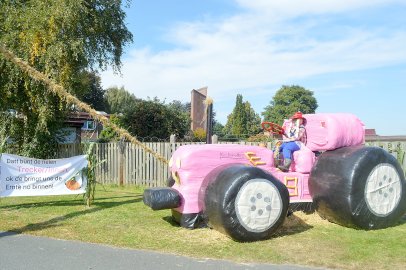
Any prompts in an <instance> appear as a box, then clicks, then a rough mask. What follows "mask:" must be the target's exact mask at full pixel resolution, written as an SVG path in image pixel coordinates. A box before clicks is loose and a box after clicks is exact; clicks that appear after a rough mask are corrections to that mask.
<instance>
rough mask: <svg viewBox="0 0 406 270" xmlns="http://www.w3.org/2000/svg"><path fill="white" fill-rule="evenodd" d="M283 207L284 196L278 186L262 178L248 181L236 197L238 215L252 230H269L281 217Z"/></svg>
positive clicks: (241, 221) (244, 224) (246, 227)
mask: <svg viewBox="0 0 406 270" xmlns="http://www.w3.org/2000/svg"><path fill="white" fill-rule="evenodd" d="M282 208H283V202H282V198H281V196H280V194H279V191H278V189H277V188H276V186H275V185H274V184H273V183H271V182H270V181H269V180H266V179H261V178H256V179H252V180H249V181H248V182H246V183H245V184H244V185H243V186H242V187H241V189H240V191H239V192H238V194H237V198H236V199H235V210H236V214H237V217H238V219H239V221H240V223H241V225H242V226H243V227H244V228H245V229H246V230H247V231H251V232H263V231H266V230H268V229H269V228H270V227H271V226H272V225H274V224H275V222H276V221H277V220H278V219H279V217H280V215H281V213H282Z"/></svg>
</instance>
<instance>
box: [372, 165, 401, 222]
mask: <svg viewBox="0 0 406 270" xmlns="http://www.w3.org/2000/svg"><path fill="white" fill-rule="evenodd" d="M401 196H402V185H401V182H400V177H399V174H398V172H397V171H396V169H395V167H394V166H393V165H391V164H389V163H383V164H379V165H377V166H376V167H375V168H374V169H373V170H372V171H371V173H370V174H369V176H368V178H367V181H366V186H365V201H366V203H367V206H368V208H369V210H370V211H371V212H372V213H374V214H375V215H377V216H383V217H384V216H387V215H389V214H390V213H391V212H392V211H393V210H394V209H395V208H396V206H397V205H398V204H399V201H400V198H401Z"/></svg>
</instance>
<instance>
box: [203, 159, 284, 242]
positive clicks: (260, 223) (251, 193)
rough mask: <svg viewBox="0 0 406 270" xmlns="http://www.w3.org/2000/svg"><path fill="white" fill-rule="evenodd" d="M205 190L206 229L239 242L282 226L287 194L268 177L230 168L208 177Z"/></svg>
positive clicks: (254, 169)
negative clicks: (208, 227)
mask: <svg viewBox="0 0 406 270" xmlns="http://www.w3.org/2000/svg"><path fill="white" fill-rule="evenodd" d="M210 177H212V181H211V183H209V184H208V186H207V188H206V190H205V198H204V202H205V216H206V218H207V219H208V223H209V226H210V227H212V228H214V229H216V230H218V231H220V232H222V233H225V234H226V235H228V236H230V237H231V238H232V239H234V240H236V241H240V242H251V241H258V240H264V239H267V238H269V237H270V236H271V235H272V234H273V233H274V232H275V231H276V230H277V229H278V228H279V227H280V225H282V223H283V221H284V219H285V217H286V215H287V211H288V207H289V192H288V190H287V188H286V186H285V185H283V184H282V183H281V182H280V181H278V180H277V179H276V178H275V177H274V176H272V175H271V174H269V173H267V172H265V171H263V170H261V169H259V168H257V167H248V166H246V165H232V166H229V167H225V168H224V169H220V170H219V169H217V170H215V172H214V173H211V174H210Z"/></svg>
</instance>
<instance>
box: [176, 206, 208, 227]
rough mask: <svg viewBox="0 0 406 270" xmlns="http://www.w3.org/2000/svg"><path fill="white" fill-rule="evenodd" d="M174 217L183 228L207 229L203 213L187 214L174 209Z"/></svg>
mask: <svg viewBox="0 0 406 270" xmlns="http://www.w3.org/2000/svg"><path fill="white" fill-rule="evenodd" d="M172 217H173V219H174V220H175V221H176V222H177V223H178V224H179V225H180V226H181V227H183V228H186V229H196V228H205V227H207V224H206V222H205V221H204V219H203V214H202V213H192V214H185V213H179V212H178V211H176V210H174V209H172Z"/></svg>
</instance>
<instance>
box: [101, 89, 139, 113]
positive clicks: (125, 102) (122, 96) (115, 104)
mask: <svg viewBox="0 0 406 270" xmlns="http://www.w3.org/2000/svg"><path fill="white" fill-rule="evenodd" d="M138 101H139V100H138V99H137V98H136V97H135V96H134V95H133V94H130V93H129V92H128V91H127V90H125V89H124V87H121V88H118V87H111V88H108V89H107V91H106V94H105V103H106V112H108V113H116V114H119V113H125V112H126V111H129V110H131V108H133V107H134V106H135V105H136V103H137V102H138Z"/></svg>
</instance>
